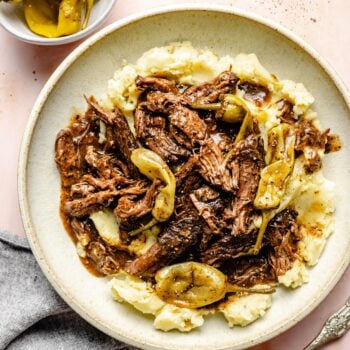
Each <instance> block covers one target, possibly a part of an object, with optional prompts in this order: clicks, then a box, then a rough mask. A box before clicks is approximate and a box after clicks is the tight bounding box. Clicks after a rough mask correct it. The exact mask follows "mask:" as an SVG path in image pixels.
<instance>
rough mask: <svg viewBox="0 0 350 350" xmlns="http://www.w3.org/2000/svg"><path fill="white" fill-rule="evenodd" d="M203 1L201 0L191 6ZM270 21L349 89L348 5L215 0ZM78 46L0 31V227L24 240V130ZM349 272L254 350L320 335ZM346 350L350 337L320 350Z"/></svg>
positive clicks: (124, 7)
mask: <svg viewBox="0 0 350 350" xmlns="http://www.w3.org/2000/svg"><path fill="white" fill-rule="evenodd" d="M185 2H186V1H179V0H177V1H174V0H173V1H171V0H133V1H128V0H119V1H118V2H117V5H116V6H115V8H114V9H113V11H112V14H111V15H110V17H109V18H108V20H107V22H106V23H105V24H104V25H107V24H109V23H111V22H113V21H115V20H118V19H120V18H123V17H125V16H127V15H129V14H133V13H136V12H139V11H142V10H144V9H148V8H151V7H156V6H161V5H165V4H171V3H185ZM192 2H202V1H192ZM215 3H221V4H227V5H230V6H236V7H239V8H243V9H246V10H250V11H253V12H255V13H257V14H260V15H262V16H264V17H267V18H270V19H272V20H274V21H276V22H279V23H281V24H283V25H284V26H285V27H287V28H289V29H291V30H292V31H293V32H294V33H296V34H298V35H299V36H301V37H302V38H303V39H305V40H306V41H307V42H309V43H310V44H311V45H312V46H313V47H314V48H315V49H316V50H318V51H319V52H320V53H321V54H322V55H323V56H324V57H325V58H326V59H327V60H328V61H329V62H330V63H331V64H332V66H333V67H334V68H335V70H336V71H337V72H338V74H339V75H340V76H341V78H342V79H343V81H344V82H345V84H346V85H347V87H348V88H349V87H350V65H349V63H348V62H349V60H350V50H349V49H350V28H349V17H348V16H349V13H350V1H348V0H328V1H327V0H267V1H263V0H255V1H254V0H237V1H225V0H219V1H215ZM78 44H79V43H74V44H69V45H65V46H57V47H39V46H33V45H30V44H26V43H22V42H20V41H17V40H16V39H14V38H12V37H11V36H10V35H9V34H8V33H6V32H5V31H4V30H3V29H1V28H0V52H2V54H1V60H0V62H1V63H0V145H1V147H0V160H1V163H0V164H1V171H0V228H1V229H6V230H9V231H11V232H13V233H14V234H18V235H24V231H23V227H22V222H21V217H20V213H19V207H18V203H17V186H16V171H17V159H18V152H19V147H20V142H21V137H22V133H23V130H24V128H25V125H26V122H27V119H28V116H29V113H30V110H31V108H32V106H33V103H34V101H35V99H36V97H37V95H38V93H39V91H40V89H41V88H42V87H43V85H44V84H45V82H46V80H47V79H48V77H49V76H50V74H51V73H52V72H53V71H54V69H55V68H56V67H57V66H58V64H59V63H60V62H61V61H62V60H63V58H65V57H66V55H67V54H68V53H69V52H71V51H72V49H74V48H75V47H76V46H77V45H78ZM349 277H350V269H348V270H347V272H346V273H345V275H344V276H343V278H342V279H341V281H340V282H339V283H338V285H337V286H336V288H334V290H333V291H332V292H331V293H330V295H329V296H328V297H327V298H326V299H325V300H324V301H323V302H322V303H321V305H320V306H319V307H318V308H317V309H316V310H315V311H314V312H312V313H311V314H310V315H309V316H308V317H306V318H305V319H304V320H303V321H302V322H300V323H299V324H298V325H296V326H295V327H293V328H292V329H290V330H289V331H287V332H285V333H283V334H281V335H280V336H278V337H276V338H274V339H272V340H271V341H269V342H266V343H264V344H262V345H260V346H257V347H254V348H253V349H254V350H266V349H271V350H279V349H287V350H299V349H302V348H303V347H304V346H305V345H306V344H308V342H309V341H310V340H311V339H312V338H313V337H314V336H315V335H316V334H317V332H318V331H319V330H320V328H321V326H322V324H323V322H324V321H325V320H326V319H327V317H328V316H329V315H330V314H332V313H333V312H334V311H336V310H337V309H338V308H339V307H341V306H342V305H343V304H344V302H345V301H346V299H347V298H348V296H349V295H350V281H349ZM323 349H327V350H347V349H350V332H349V333H348V334H347V335H346V336H344V337H343V338H342V339H340V340H338V341H336V342H333V343H332V344H330V345H328V346H326V347H324V348H323Z"/></svg>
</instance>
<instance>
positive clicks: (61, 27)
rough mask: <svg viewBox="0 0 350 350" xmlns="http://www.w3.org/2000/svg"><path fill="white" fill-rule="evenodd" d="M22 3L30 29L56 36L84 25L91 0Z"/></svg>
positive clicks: (44, 0)
mask: <svg viewBox="0 0 350 350" xmlns="http://www.w3.org/2000/svg"><path fill="white" fill-rule="evenodd" d="M23 4H24V16H25V19H26V21H27V24H28V26H29V28H30V30H31V31H32V32H34V33H36V34H39V35H42V36H45V37H47V38H57V37H60V36H64V35H70V34H74V33H76V32H78V31H79V30H81V29H84V28H85V27H86V24H87V22H88V20H89V17H90V14H91V9H92V6H93V0H61V1H60V0H24V1H23ZM83 17H84V20H83V22H82V18H83Z"/></svg>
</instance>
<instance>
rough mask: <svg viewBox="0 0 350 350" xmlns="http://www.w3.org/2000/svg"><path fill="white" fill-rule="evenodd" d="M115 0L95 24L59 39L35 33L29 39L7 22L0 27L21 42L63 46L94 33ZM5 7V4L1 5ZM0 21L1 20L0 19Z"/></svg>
mask: <svg viewBox="0 0 350 350" xmlns="http://www.w3.org/2000/svg"><path fill="white" fill-rule="evenodd" d="M116 2H117V0H110V1H109V2H107V3H106V4H107V5H106V7H105V9H104V11H103V13H102V15H101V16H100V17H99V18H98V19H97V20H96V22H95V23H92V24H90V25H89V24H88V25H87V26H86V28H85V29H83V30H80V31H79V32H77V33H74V34H71V35H67V36H62V37H59V38H45V37H43V36H40V35H37V34H35V33H32V34H33V35H35V37H31V36H29V35H27V34H22V33H21V32H19V31H17V30H15V31H14V30H13V28H12V26H11V25H9V24H8V22H7V21H4V20H2V21H0V26H1V27H2V28H4V29H5V30H6V31H7V32H8V33H9V34H11V35H12V36H14V37H15V38H17V39H18V40H21V41H23V42H26V43H29V44H36V45H42V46H55V45H64V44H69V43H72V42H74V41H77V40H80V39H82V38H84V37H85V36H87V35H89V34H91V33H92V32H94V31H95V30H96V29H97V27H98V26H99V25H100V24H102V23H103V22H104V21H105V20H106V19H107V17H108V15H109V14H110V12H111V10H112V9H113V7H114V5H115V4H116ZM3 5H5V4H3ZM0 15H2V13H1V9H0ZM0 19H1V18H0Z"/></svg>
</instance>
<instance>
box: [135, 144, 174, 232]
mask: <svg viewBox="0 0 350 350" xmlns="http://www.w3.org/2000/svg"><path fill="white" fill-rule="evenodd" d="M131 161H132V162H133V163H134V164H135V165H136V166H137V168H138V169H139V171H140V172H141V173H142V174H143V175H145V176H147V177H148V178H149V179H150V180H155V179H160V180H161V181H162V182H163V183H165V186H164V187H163V188H162V189H161V190H160V192H159V193H158V195H157V197H156V199H155V202H154V206H153V209H152V215H153V217H154V219H155V220H153V222H154V223H156V222H158V221H166V220H168V219H169V218H170V216H171V214H172V213H173V211H174V206H175V190H176V180H175V176H174V174H173V173H172V172H171V170H170V169H169V167H168V165H167V164H166V163H165V162H164V160H163V159H162V158H161V157H160V156H159V155H158V154H157V153H154V152H153V151H151V150H148V149H146V148H137V149H135V150H134V151H133V152H132V153H131ZM146 226H147V227H148V228H149V227H150V226H149V225H148V224H147V225H146ZM146 226H144V227H146ZM134 234H136V233H135V232H134Z"/></svg>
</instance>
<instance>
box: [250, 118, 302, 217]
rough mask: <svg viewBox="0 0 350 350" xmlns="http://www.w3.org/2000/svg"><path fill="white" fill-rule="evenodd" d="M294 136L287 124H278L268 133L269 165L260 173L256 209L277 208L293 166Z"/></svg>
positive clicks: (267, 156)
mask: <svg viewBox="0 0 350 350" xmlns="http://www.w3.org/2000/svg"><path fill="white" fill-rule="evenodd" d="M294 144H295V135H294V133H293V131H292V128H291V127H290V126H289V125H288V124H285V123H283V124H280V125H278V126H276V127H274V128H273V129H271V130H270V132H269V144H268V150H267V154H266V158H267V161H268V163H269V165H268V166H267V167H265V168H264V169H263V170H262V171H261V177H260V182H259V187H258V191H257V194H256V197H255V200H254V206H255V207H256V208H257V209H264V210H267V209H273V208H276V207H278V205H279V204H280V201H281V199H282V197H283V195H284V191H285V185H286V182H287V179H288V176H289V174H290V173H291V171H292V169H293V164H294Z"/></svg>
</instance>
